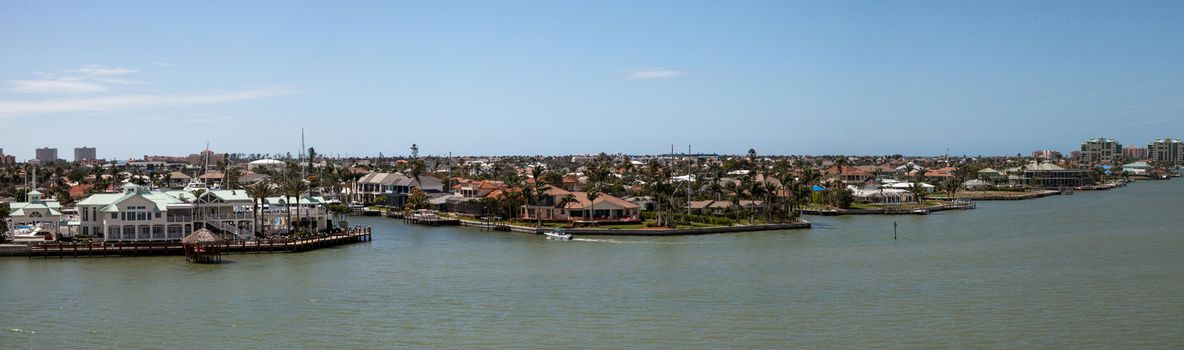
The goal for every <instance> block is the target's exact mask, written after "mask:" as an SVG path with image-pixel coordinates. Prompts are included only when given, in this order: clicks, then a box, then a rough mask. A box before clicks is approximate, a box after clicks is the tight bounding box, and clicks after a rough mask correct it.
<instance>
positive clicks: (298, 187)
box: [279, 177, 307, 233]
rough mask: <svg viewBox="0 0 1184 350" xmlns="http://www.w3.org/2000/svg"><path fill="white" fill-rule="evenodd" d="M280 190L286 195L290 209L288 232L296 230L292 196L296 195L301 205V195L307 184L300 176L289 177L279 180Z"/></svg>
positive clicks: (298, 204)
mask: <svg viewBox="0 0 1184 350" xmlns="http://www.w3.org/2000/svg"><path fill="white" fill-rule="evenodd" d="M279 185H280V188H279V192H280V193H281V194H283V195H284V198H285V199H286V200H287V202H286V207H287V210H288V232H289V233H290V232H293V231H295V223H294V222H292V197H296V206H297V208H299V206H300V195H301V194H303V193H304V190H305V188H306V187H307V185H306V184H305V183H304V180H303V179H300V178H299V177H287V178H284V179H281V180H280V182H279Z"/></svg>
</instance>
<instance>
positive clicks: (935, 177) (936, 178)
mask: <svg viewBox="0 0 1184 350" xmlns="http://www.w3.org/2000/svg"><path fill="white" fill-rule="evenodd" d="M955 171H958V168H955V167H942V168H938V169H932V170H927V171H925V174H924V175H923V176H924V177H925V181H928V182H931V183H943V182H946V181H947V180H949V179H952V178H954V172H955Z"/></svg>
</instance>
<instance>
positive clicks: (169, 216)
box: [77, 183, 331, 241]
mask: <svg viewBox="0 0 1184 350" xmlns="http://www.w3.org/2000/svg"><path fill="white" fill-rule="evenodd" d="M325 205H326V201H325V200H324V199H323V198H321V197H317V196H308V195H302V196H301V197H300V202H299V203H297V202H296V200H295V199H293V200H292V201H291V203H290V205H289V203H288V198H284V197H269V198H266V199H265V200H264V203H263V207H262V208H260V210H259V211H260V215H261V217H260V219H261V220H259V221H260V222H262V225H263V227H262V228H261V229H262V230H261V231H263V232H272V233H278V232H286V231H287V229H288V227H289V226H288V223H287V217H288V213H289V207H290V211H291V214H292V218H293V221H298V222H301V223H304V224H303V225H305V226H308V227H309V228H310V229H312V230H319V229H324V228H328V227H329V226H330V223H329V221H330V216H331V214H330V213H329V212H328V210H327V209H326V208H325ZM77 210H78V214H79V218H80V220H79V226H80V227H79V233H81V234H84V235H90V236H94V237H98V238H101V239H103V240H107V241H176V240H180V239H181V238H183V237H185V236H187V235H189V234H191V233H193V232H194V230H196V229H199V228H206V229H209V230H211V231H214V232H216V233H218V234H220V235H221V236H222V237H223V238H227V239H251V238H254V237H255V231H256V230H255V225H256V219H255V218H256V217H255V211H254V200H253V199H252V198H250V197H249V196H247V194H246V191H245V190H242V189H230V190H206V189H191V190H167V191H157V190H152V189H150V188H148V187H146V186H139V185H135V184H131V183H129V184H125V185H123V186H122V187H120V192H118V193H99V194H94V195H91V196H90V197H87V198H86V199H83V200H82V201H79V202H78V203H77Z"/></svg>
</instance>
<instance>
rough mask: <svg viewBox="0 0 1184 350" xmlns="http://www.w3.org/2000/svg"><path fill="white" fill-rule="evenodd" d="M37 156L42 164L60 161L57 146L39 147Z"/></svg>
mask: <svg viewBox="0 0 1184 350" xmlns="http://www.w3.org/2000/svg"><path fill="white" fill-rule="evenodd" d="M36 158H37V161H39V162H41V164H52V163H54V162H57V161H58V149H57V148H49V147H45V148H38V149H37V157H36Z"/></svg>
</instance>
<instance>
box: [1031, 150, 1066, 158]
mask: <svg viewBox="0 0 1184 350" xmlns="http://www.w3.org/2000/svg"><path fill="white" fill-rule="evenodd" d="M1032 157H1033V158H1040V159H1049V160H1052V159H1060V158H1061V152H1059V151H1053V150H1047V149H1042V150H1038V151H1032Z"/></svg>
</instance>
